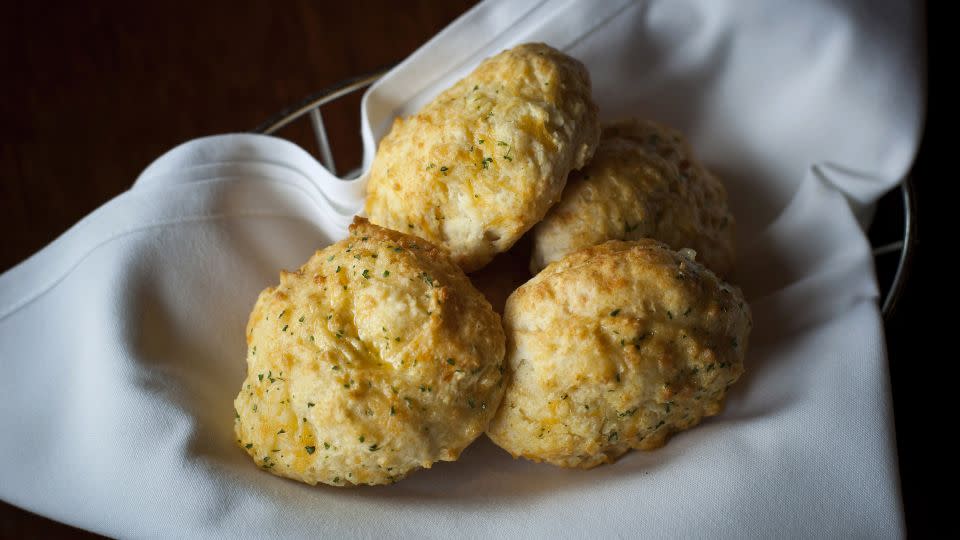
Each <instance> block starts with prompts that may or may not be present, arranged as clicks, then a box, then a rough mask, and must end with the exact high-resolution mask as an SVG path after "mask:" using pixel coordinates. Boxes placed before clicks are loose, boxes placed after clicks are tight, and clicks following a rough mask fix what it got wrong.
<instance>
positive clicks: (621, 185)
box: [530, 120, 734, 276]
mask: <svg viewBox="0 0 960 540" xmlns="http://www.w3.org/2000/svg"><path fill="white" fill-rule="evenodd" d="M733 229H734V220H733V215H732V214H731V213H730V210H729V209H728V208H727V192H726V190H725V189H724V188H723V184H721V183H720V181H719V180H717V179H716V177H714V176H713V175H712V174H710V172H709V171H707V170H706V169H705V168H704V167H703V165H701V164H700V163H699V162H698V161H697V160H696V159H695V158H694V157H693V151H692V150H691V148H690V145H689V144H688V143H687V141H686V140H685V139H684V138H683V136H682V135H680V133H679V132H677V131H675V130H673V129H670V128H668V127H665V126H662V125H660V124H657V123H654V122H650V121H644V120H626V121H622V122H619V123H616V124H613V125H610V126H607V127H605V128H604V130H603V133H602V135H601V138H600V146H599V147H598V148H597V152H596V154H595V155H594V157H593V160H591V161H590V163H588V164H587V166H586V167H584V168H583V170H581V171H578V172H575V173H573V174H571V175H570V180H569V182H568V183H567V187H566V189H565V190H564V192H563V197H562V199H561V200H560V203H559V204H557V205H556V206H554V207H553V209H552V210H550V213H548V214H547V217H546V218H545V219H544V220H543V221H542V222H540V223H539V224H538V225H537V226H536V227H535V228H534V230H533V238H534V248H533V256H532V257H531V260H530V269H531V271H532V272H534V273H536V272H538V271H539V270H540V269H542V268H543V267H544V266H546V265H547V264H548V263H551V262H553V261H556V260H559V259H560V258H562V257H563V256H564V255H566V254H567V253H571V252H573V251H576V250H577V249H580V248H582V247H586V246H592V245H595V244H599V243H601V242H605V241H607V240H636V239H639V238H654V239H657V240H659V241H661V242H665V243H666V244H668V245H669V246H670V247H672V248H674V249H683V248H690V249H693V250H694V251H696V252H697V260H698V261H700V262H702V263H703V264H704V266H706V267H707V268H709V269H711V270H713V271H714V272H716V273H717V274H719V275H720V276H729V275H730V272H731V271H732V270H733V265H734V246H733Z"/></svg>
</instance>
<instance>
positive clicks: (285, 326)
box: [280, 324, 290, 332]
mask: <svg viewBox="0 0 960 540" xmlns="http://www.w3.org/2000/svg"><path fill="white" fill-rule="evenodd" d="M288 326H290V325H288V324H285V325H283V328H281V329H280V331H281V332H286V331H287V327H288Z"/></svg>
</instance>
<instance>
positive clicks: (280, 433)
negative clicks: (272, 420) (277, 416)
mask: <svg viewBox="0 0 960 540" xmlns="http://www.w3.org/2000/svg"><path fill="white" fill-rule="evenodd" d="M286 432H287V430H285V429H282V428H281V429H280V431H278V432H277V435H283V434H284V433H286Z"/></svg>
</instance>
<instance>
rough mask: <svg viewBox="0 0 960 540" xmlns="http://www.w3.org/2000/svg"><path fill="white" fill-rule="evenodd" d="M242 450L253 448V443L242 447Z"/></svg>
mask: <svg viewBox="0 0 960 540" xmlns="http://www.w3.org/2000/svg"><path fill="white" fill-rule="evenodd" d="M244 448H246V449H247V450H249V449H251V448H253V443H247V444H246V445H245V446H244Z"/></svg>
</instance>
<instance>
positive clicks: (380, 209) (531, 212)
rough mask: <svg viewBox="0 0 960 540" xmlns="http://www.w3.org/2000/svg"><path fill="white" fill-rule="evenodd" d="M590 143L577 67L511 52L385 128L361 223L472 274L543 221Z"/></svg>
mask: <svg viewBox="0 0 960 540" xmlns="http://www.w3.org/2000/svg"><path fill="white" fill-rule="evenodd" d="M599 134H600V128H599V125H598V123H597V106H596V105H595V104H594V103H593V100H592V97H591V88H590V77H589V74H588V73H587V70H586V68H585V67H584V66H583V64H581V63H580V62H579V61H577V60H575V59H573V58H571V57H569V56H567V55H565V54H563V53H561V52H559V51H557V50H555V49H552V48H550V47H549V46H547V45H544V44H526V45H520V46H517V47H514V48H513V49H509V50H507V51H504V52H502V53H500V54H498V55H496V56H494V57H492V58H489V59H487V60H485V61H484V62H482V63H481V64H480V65H479V66H478V67H477V68H476V69H475V70H474V71H473V72H472V73H470V74H469V75H467V76H466V77H465V78H464V79H462V80H460V81H459V82H458V83H456V84H455V85H454V86H452V87H451V88H449V89H447V90H446V91H444V92H443V93H441V94H440V95H439V96H437V97H436V98H435V99H434V100H433V101H432V102H430V103H429V104H427V105H426V106H425V107H424V108H423V109H422V110H421V111H420V112H418V113H417V114H415V115H413V116H410V117H407V118H397V119H396V120H395V121H394V124H393V127H392V128H391V130H390V132H389V133H388V134H387V135H386V137H384V138H383V140H382V141H380V145H379V148H378V150H377V154H376V156H375V157H374V161H373V165H372V166H371V170H370V176H369V180H368V184H367V201H366V213H367V216H368V217H369V218H370V221H371V222H372V223H376V224H378V225H381V226H384V227H387V228H390V229H394V230H397V231H401V232H406V233H410V234H414V235H417V236H420V237H421V238H425V239H427V240H429V241H431V242H433V243H435V244H437V245H443V246H445V247H446V248H448V249H449V250H450V253H451V255H452V257H453V259H454V261H455V262H456V263H457V264H459V265H460V266H461V267H462V268H463V269H464V270H465V271H467V272H470V271H473V270H477V269H479V268H481V267H482V266H484V265H485V264H487V263H488V262H490V260H491V259H492V258H493V257H494V256H495V255H496V254H497V253H501V252H503V251H506V250H507V249H509V248H510V246H512V245H513V244H514V242H516V241H517V240H518V239H519V238H520V237H521V236H522V235H523V233H524V232H526V231H527V230H529V229H530V228H531V227H533V225H534V224H535V223H537V222H538V221H540V220H541V219H543V216H544V215H545V214H546V213H547V210H549V208H550V207H551V206H552V205H554V204H555V203H556V202H557V201H559V200H560V194H561V192H562V191H563V187H564V185H565V184H566V180H567V175H568V173H569V172H570V171H571V170H573V169H577V168H580V167H582V166H583V165H584V164H586V162H587V161H588V160H589V159H590V157H591V156H592V155H593V152H594V149H595V148H596V145H597V141H598V139H599Z"/></svg>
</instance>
